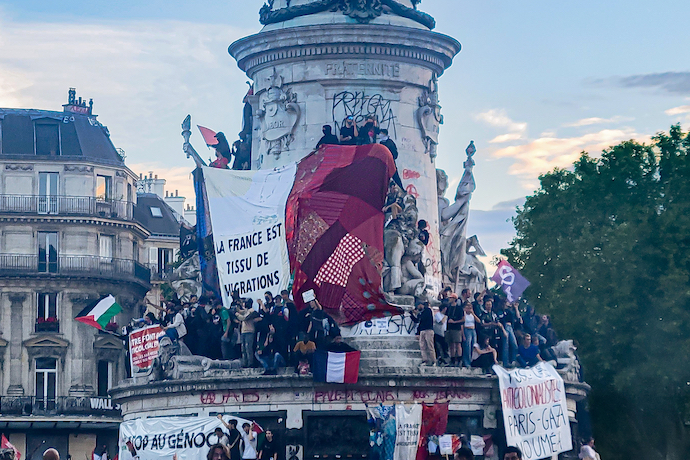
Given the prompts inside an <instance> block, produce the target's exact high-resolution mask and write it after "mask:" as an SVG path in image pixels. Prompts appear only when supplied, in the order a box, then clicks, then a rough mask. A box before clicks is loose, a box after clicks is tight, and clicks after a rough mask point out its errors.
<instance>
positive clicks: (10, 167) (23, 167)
mask: <svg viewBox="0 0 690 460" xmlns="http://www.w3.org/2000/svg"><path fill="white" fill-rule="evenodd" d="M5 170H7V171H33V170H34V165H27V164H6V165H5Z"/></svg>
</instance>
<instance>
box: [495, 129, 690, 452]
mask: <svg viewBox="0 0 690 460" xmlns="http://www.w3.org/2000/svg"><path fill="white" fill-rule="evenodd" d="M540 183H541V187H540V189H539V190H538V191H537V192H536V193H535V194H534V195H532V196H530V197H528V198H527V200H526V202H525V205H524V207H523V208H522V209H518V213H517V216H516V217H515V218H514V224H515V228H516V230H517V236H516V238H515V239H514V240H513V242H512V243H511V245H510V247H509V248H508V249H505V250H503V251H502V253H503V254H504V255H505V256H507V257H508V259H509V261H510V262H511V263H512V264H514V266H515V267H517V268H519V269H520V270H521V272H522V273H523V274H524V275H525V276H526V277H527V279H529V280H530V281H531V283H532V285H531V286H530V287H529V288H528V290H527V291H526V292H525V296H526V298H527V299H528V300H529V301H530V302H531V303H532V304H534V305H535V307H536V308H537V310H538V311H540V312H544V313H549V314H551V316H552V320H553V322H554V324H555V325H556V327H557V329H558V330H559V333H560V335H561V336H563V337H572V338H574V339H576V340H577V341H578V342H579V345H580V347H579V349H578V354H579V356H580V359H581V361H582V363H583V366H584V371H585V377H586V380H587V381H588V383H590V384H591V385H592V393H591V396H590V406H591V410H592V420H593V425H594V432H595V433H594V434H595V436H596V438H597V446H598V448H599V449H600V450H601V451H602V452H603V453H602V458H605V459H627V458H644V459H650V460H652V459H678V460H681V459H688V458H690V437H689V436H688V434H689V433H688V426H689V425H690V412H689V407H690V136H688V135H686V134H684V133H683V132H682V131H681V129H680V126H677V125H676V126H673V127H672V128H671V130H670V131H669V133H660V134H658V135H657V136H655V137H654V138H653V143H652V145H645V144H639V143H637V142H635V141H627V142H623V143H621V144H619V145H616V146H615V147H612V148H610V149H608V150H605V151H604V152H603V154H602V156H601V158H593V157H590V156H589V155H588V154H587V153H584V152H583V153H582V155H581V157H580V158H579V160H578V161H577V162H575V164H574V166H573V168H572V171H570V170H563V169H556V170H554V171H552V172H549V173H547V174H545V175H543V176H541V177H540Z"/></svg>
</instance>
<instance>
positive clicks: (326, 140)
mask: <svg viewBox="0 0 690 460" xmlns="http://www.w3.org/2000/svg"><path fill="white" fill-rule="evenodd" d="M331 131H332V128H331V125H323V127H321V132H322V133H323V136H321V139H319V142H318V143H317V144H316V147H315V148H314V149H315V150H319V147H321V146H322V145H328V144H331V145H338V144H340V142H338V138H337V137H336V135H335V134H333V133H332V132H331Z"/></svg>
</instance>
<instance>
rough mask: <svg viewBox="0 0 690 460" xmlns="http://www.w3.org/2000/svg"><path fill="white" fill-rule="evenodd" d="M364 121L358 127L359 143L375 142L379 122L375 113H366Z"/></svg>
mask: <svg viewBox="0 0 690 460" xmlns="http://www.w3.org/2000/svg"><path fill="white" fill-rule="evenodd" d="M365 120H366V123H364V126H362V127H361V128H360V129H359V141H358V143H359V145H367V144H375V143H376V136H377V135H378V134H379V132H380V130H379V123H378V121H377V120H376V115H367V117H366V118H365Z"/></svg>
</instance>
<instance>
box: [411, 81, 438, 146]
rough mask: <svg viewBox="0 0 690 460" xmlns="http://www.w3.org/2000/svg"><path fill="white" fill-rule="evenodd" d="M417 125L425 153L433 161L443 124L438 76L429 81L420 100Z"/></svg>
mask: <svg viewBox="0 0 690 460" xmlns="http://www.w3.org/2000/svg"><path fill="white" fill-rule="evenodd" d="M418 103H419V108H418V109H417V123H419V130H420V132H421V134H422V142H424V147H426V151H425V153H427V154H428V155H429V157H430V158H431V159H432V160H433V159H434V158H435V157H436V146H437V145H438V132H439V129H440V126H441V125H442V124H443V115H441V104H439V103H438V80H437V79H436V75H434V77H433V78H432V79H431V80H430V81H429V88H427V89H425V90H424V92H423V93H422V95H421V96H420V97H419V100H418Z"/></svg>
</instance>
